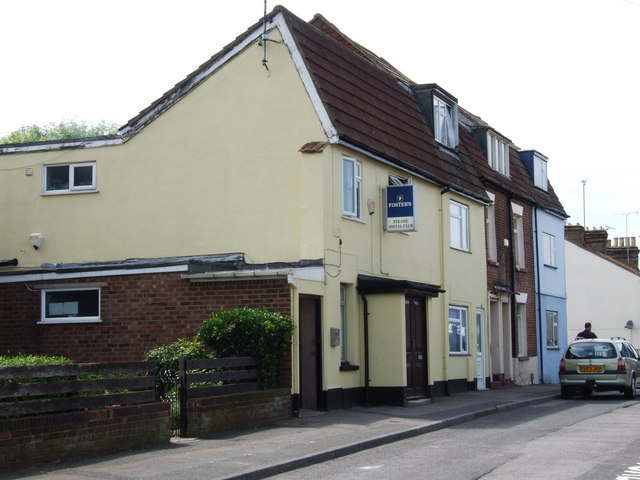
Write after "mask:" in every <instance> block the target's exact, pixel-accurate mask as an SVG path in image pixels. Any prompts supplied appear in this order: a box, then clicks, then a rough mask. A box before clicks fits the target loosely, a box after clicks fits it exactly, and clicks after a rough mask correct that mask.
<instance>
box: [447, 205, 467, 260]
mask: <svg viewBox="0 0 640 480" xmlns="http://www.w3.org/2000/svg"><path fill="white" fill-rule="evenodd" d="M449 224H450V235H451V239H450V244H451V248H455V249H456V250H462V251H464V252H468V251H469V207H468V206H467V205H465V204H463V203H460V202H456V201H455V200H450V201H449Z"/></svg>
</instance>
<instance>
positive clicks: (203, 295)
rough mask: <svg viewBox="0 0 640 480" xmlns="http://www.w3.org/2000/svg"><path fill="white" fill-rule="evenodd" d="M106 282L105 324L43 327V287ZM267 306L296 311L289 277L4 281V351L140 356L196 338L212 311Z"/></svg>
mask: <svg viewBox="0 0 640 480" xmlns="http://www.w3.org/2000/svg"><path fill="white" fill-rule="evenodd" d="M43 283H46V284H52V283H55V284H56V285H58V284H60V285H64V284H69V283H72V284H82V283H102V284H105V286H104V287H102V288H101V318H102V320H103V321H102V323H77V324H50V325H38V324H37V322H38V321H39V320H40V290H38V289H37V288H36V287H37V286H38V284H43ZM235 307H265V308H268V309H269V310H272V311H276V312H280V313H283V314H286V315H291V292H290V288H289V286H288V283H287V281H286V279H266V280H242V281H223V282H203V283H191V282H189V281H187V280H184V279H182V278H181V274H180V273H156V274H143V275H122V276H113V277H95V278H81V279H70V280H60V281H56V282H51V281H46V282H29V283H12V284H0V331H2V332H3V334H2V335H0V355H6V354H14V353H19V352H22V353H34V354H45V355H64V356H66V357H69V358H71V359H72V360H74V361H76V362H119V361H140V360H142V359H143V356H144V353H145V352H147V351H149V350H150V349H152V348H154V347H156V346H158V345H166V344H169V343H172V342H174V341H175V340H177V339H179V338H192V337H193V336H194V335H195V334H196V332H197V330H198V328H199V326H200V324H201V323H202V321H203V320H204V319H205V318H208V317H209V316H210V315H211V313H212V312H218V311H221V310H226V309H229V308H235Z"/></svg>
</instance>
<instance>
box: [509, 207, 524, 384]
mask: <svg viewBox="0 0 640 480" xmlns="http://www.w3.org/2000/svg"><path fill="white" fill-rule="evenodd" d="M523 224H524V221H523ZM523 240H524V238H523ZM523 243H524V242H523ZM509 245H510V246H511V248H510V249H509V253H510V257H511V358H512V359H513V358H515V357H516V354H517V342H516V327H517V325H516V271H517V269H516V257H515V254H514V246H515V245H514V242H513V194H511V195H509ZM523 253H524V252H523ZM512 373H515V372H512ZM512 380H513V379H512Z"/></svg>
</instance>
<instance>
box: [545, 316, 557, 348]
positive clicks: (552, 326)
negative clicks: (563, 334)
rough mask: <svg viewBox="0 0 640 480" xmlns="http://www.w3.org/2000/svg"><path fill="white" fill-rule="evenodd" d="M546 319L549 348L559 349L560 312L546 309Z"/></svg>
mask: <svg viewBox="0 0 640 480" xmlns="http://www.w3.org/2000/svg"><path fill="white" fill-rule="evenodd" d="M545 321H546V324H547V342H546V343H547V349H548V350H557V349H558V348H560V347H559V344H558V312H555V311H553V310H545Z"/></svg>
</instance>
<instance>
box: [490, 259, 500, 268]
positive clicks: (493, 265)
mask: <svg viewBox="0 0 640 480" xmlns="http://www.w3.org/2000/svg"><path fill="white" fill-rule="evenodd" d="M487 265H489V266H490V267H499V266H500V262H496V261H495V260H487Z"/></svg>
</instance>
